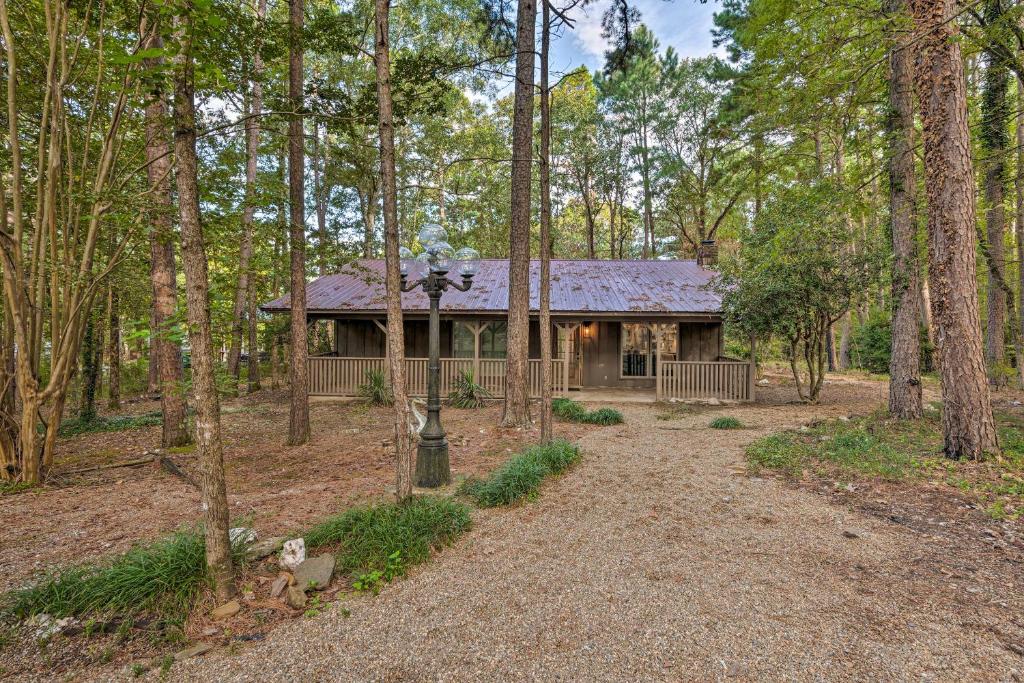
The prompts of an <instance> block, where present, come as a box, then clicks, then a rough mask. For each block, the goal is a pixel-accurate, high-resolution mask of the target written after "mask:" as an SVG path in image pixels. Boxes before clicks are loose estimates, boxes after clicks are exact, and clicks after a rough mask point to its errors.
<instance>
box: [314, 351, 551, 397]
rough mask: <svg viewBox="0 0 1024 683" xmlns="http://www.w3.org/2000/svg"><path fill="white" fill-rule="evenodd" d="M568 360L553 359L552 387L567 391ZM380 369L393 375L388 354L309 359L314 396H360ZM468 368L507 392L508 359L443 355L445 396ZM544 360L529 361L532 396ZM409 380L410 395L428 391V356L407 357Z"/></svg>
mask: <svg viewBox="0 0 1024 683" xmlns="http://www.w3.org/2000/svg"><path fill="white" fill-rule="evenodd" d="M564 366H565V361H563V360H558V359H554V360H552V361H551V389H552V391H553V392H555V393H556V394H557V393H564V392H565V382H566V378H567V375H566V372H565V367H564ZM373 370H377V371H380V372H383V373H384V376H385V377H387V378H390V373H389V371H388V365H387V359H386V358H342V357H338V356H314V357H311V358H310V359H309V394H310V396H358V395H359V385H361V384H365V383H366V373H367V372H368V371H373ZM464 370H472V371H474V378H475V381H476V382H477V384H480V385H482V386H483V387H484V388H485V389H487V391H489V392H491V394H492V395H494V396H495V397H496V398H498V397H502V396H504V395H505V360H504V359H494V358H481V359H479V360H477V361H474V360H473V359H472V358H442V359H441V392H440V393H441V396H442V397H445V396H447V395H448V394H449V392H451V390H452V389H453V388H454V386H455V381H456V380H457V379H458V378H459V375H460V373H462V372H463V371H464ZM540 374H541V361H539V360H531V361H530V362H529V387H530V395H531V396H536V397H539V396H540V390H541V383H540ZM405 381H406V386H407V388H408V389H407V390H408V392H409V395H410V396H426V394H427V359H426V358H406V359H405Z"/></svg>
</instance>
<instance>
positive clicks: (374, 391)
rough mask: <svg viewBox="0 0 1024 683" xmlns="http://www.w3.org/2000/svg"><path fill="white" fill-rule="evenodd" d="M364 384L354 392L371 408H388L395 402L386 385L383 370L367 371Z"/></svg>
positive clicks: (386, 381) (389, 387) (386, 380)
mask: <svg viewBox="0 0 1024 683" xmlns="http://www.w3.org/2000/svg"><path fill="white" fill-rule="evenodd" d="M365 376H366V382H365V383H363V384H360V385H359V386H358V387H357V389H356V391H357V392H358V394H359V395H360V396H361V397H362V398H364V399H365V400H366V402H367V403H369V404H370V405H372V406H390V405H392V404H393V403H394V402H395V396H394V394H392V393H391V385H390V384H388V378H387V375H386V374H385V372H384V371H383V370H372V369H371V370H367V371H366V375H365Z"/></svg>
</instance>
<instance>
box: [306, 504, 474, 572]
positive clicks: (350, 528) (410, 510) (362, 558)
mask: <svg viewBox="0 0 1024 683" xmlns="http://www.w3.org/2000/svg"><path fill="white" fill-rule="evenodd" d="M471 524H472V522H471V520H470V517H469V509H468V508H467V507H466V506H465V505H463V504H462V503H460V502H458V501H455V500H452V499H451V498H441V497H437V496H420V497H416V498H411V499H410V500H407V501H405V502H402V503H381V504H379V505H372V506H364V507H357V508H352V509H351V510H347V511H345V512H343V513H342V514H340V515H337V516H336V517H332V518H330V519H327V520H326V521H324V522H322V523H320V524H318V525H316V526H315V527H313V528H312V529H310V530H309V531H307V532H306V534H305V539H306V546H307V547H309V548H317V547H321V546H326V545H338V546H340V549H339V552H338V566H339V567H342V568H343V569H345V570H346V571H350V572H355V571H362V572H372V571H386V570H387V568H388V559H389V558H390V557H392V556H393V555H394V554H395V553H396V552H397V553H399V555H398V556H399V557H401V559H402V563H403V566H412V565H416V564H420V563H422V562H425V561H426V560H427V559H428V558H429V557H430V553H431V551H432V550H433V549H436V548H441V547H443V546H446V545H449V544H450V543H452V542H453V541H454V540H455V539H456V538H458V537H459V536H460V535H461V534H463V533H464V532H466V531H468V530H469V528H470V526H471Z"/></svg>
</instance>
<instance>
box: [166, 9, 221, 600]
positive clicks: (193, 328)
mask: <svg viewBox="0 0 1024 683" xmlns="http://www.w3.org/2000/svg"><path fill="white" fill-rule="evenodd" d="M183 10H184V14H185V15H184V16H178V17H176V22H175V23H176V24H177V26H176V29H177V36H176V38H177V43H178V45H179V48H178V49H179V52H178V54H177V55H176V56H175V58H174V66H175V69H174V157H175V163H176V164H177V173H176V174H175V175H176V177H177V182H178V210H179V220H180V222H181V260H182V265H183V266H184V269H185V293H186V302H187V304H188V306H187V308H188V326H189V343H190V346H191V348H192V385H193V391H194V393H195V406H196V450H197V452H198V455H199V466H200V470H201V472H202V475H201V481H200V483H201V488H202V495H203V509H204V510H205V511H206V514H205V523H204V528H205V537H206V566H207V570H208V572H209V574H210V576H211V578H212V579H213V585H214V591H215V592H216V595H217V599H218V600H220V601H224V600H227V599H228V598H230V597H231V596H232V595H234V594H235V575H234V568H233V566H232V561H231V543H230V541H229V539H228V524H229V510H228V498H227V490H226V486H225V483H224V453H223V447H222V445H221V434H220V400H219V398H218V396H217V384H216V380H215V378H214V367H213V366H214V364H213V337H212V335H211V333H210V285H209V280H208V277H207V264H206V245H205V243H204V238H203V226H202V222H201V221H202V217H201V215H200V209H199V186H198V178H197V160H196V112H195V82H194V68H193V63H192V46H191V42H190V33H191V30H192V28H193V27H192V25H191V12H192V6H191V3H190V2H189V1H188V0H185V2H184V3H183Z"/></svg>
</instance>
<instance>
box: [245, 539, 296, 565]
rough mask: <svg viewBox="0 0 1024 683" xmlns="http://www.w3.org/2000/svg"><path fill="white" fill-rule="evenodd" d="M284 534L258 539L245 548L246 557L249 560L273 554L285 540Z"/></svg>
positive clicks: (260, 558)
mask: <svg viewBox="0 0 1024 683" xmlns="http://www.w3.org/2000/svg"><path fill="white" fill-rule="evenodd" d="M285 540H286V539H285V537H284V536H273V537H271V538H264V539H263V540H262V541H256V542H255V543H253V544H251V545H250V546H249V547H248V548H246V549H245V557H246V559H248V560H262V559H263V558H264V557H269V556H270V555H273V554H274V553H276V552H277V551H278V550H280V549H281V546H283V545H284V542H285Z"/></svg>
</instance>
